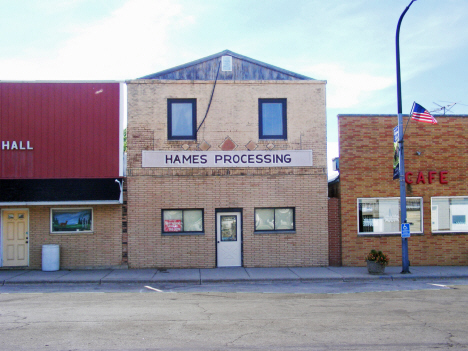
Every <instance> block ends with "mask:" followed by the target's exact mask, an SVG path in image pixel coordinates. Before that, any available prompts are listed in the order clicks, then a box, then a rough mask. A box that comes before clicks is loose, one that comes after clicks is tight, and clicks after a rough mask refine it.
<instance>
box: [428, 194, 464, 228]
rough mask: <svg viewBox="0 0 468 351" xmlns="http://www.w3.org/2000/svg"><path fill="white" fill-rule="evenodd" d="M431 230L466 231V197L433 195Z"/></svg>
mask: <svg viewBox="0 0 468 351" xmlns="http://www.w3.org/2000/svg"><path fill="white" fill-rule="evenodd" d="M431 200H432V201H431V222H432V232H433V233H437V232H442V233H443V232H468V197H452V198H448V197H433V198H432V199H431Z"/></svg>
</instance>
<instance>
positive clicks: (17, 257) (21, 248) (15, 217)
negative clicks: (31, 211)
mask: <svg viewBox="0 0 468 351" xmlns="http://www.w3.org/2000/svg"><path fill="white" fill-rule="evenodd" d="M28 228H29V219H28V210H4V211H3V217H2V236H3V241H2V244H3V260H2V261H3V267H19V266H27V265H28V264H29V249H28V248H29V245H28V242H29V240H28V238H29V235H28V234H29V229H28Z"/></svg>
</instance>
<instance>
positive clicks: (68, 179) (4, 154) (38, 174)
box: [0, 81, 124, 269]
mask: <svg viewBox="0 0 468 351" xmlns="http://www.w3.org/2000/svg"><path fill="white" fill-rule="evenodd" d="M122 91H123V84H122V83H118V82H4V81H3V82H0V145H1V149H0V165H1V167H0V211H1V215H0V267H2V268H35V269H37V268H40V267H41V263H42V248H43V245H45V244H53V245H55V247H57V246H56V245H58V249H59V251H58V253H59V255H58V256H60V262H59V264H60V267H62V268H91V267H118V266H120V265H121V264H122V200H121V189H120V185H119V184H117V183H116V180H117V181H118V182H120V184H121V183H122V178H123V141H122V135H123V133H122V126H123V111H124V109H123V101H124V100H123V99H121V96H122Z"/></svg>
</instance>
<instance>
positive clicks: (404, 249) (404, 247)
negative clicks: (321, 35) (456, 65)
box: [395, 0, 416, 274]
mask: <svg viewBox="0 0 468 351" xmlns="http://www.w3.org/2000/svg"><path fill="white" fill-rule="evenodd" d="M415 1H416V0H411V2H410V4H409V5H408V6H407V7H406V9H405V11H403V13H402V14H401V16H400V19H399V21H398V26H397V31H396V40H395V42H396V70H397V98H398V133H399V139H400V140H399V141H398V142H399V144H400V206H401V209H400V214H401V223H407V221H406V184H405V153H404V147H403V146H404V145H403V143H404V140H403V137H404V131H403V113H402V108H401V76H400V26H401V22H402V21H403V17H404V16H405V14H406V12H407V11H408V10H409V8H410V6H411V5H412V4H413V2H415ZM401 261H402V270H401V273H403V274H404V273H410V271H409V258H408V238H403V237H402V238H401Z"/></svg>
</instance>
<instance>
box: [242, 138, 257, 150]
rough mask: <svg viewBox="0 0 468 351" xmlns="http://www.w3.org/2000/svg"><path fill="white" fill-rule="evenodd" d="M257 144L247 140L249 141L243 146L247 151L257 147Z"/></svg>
mask: <svg viewBox="0 0 468 351" xmlns="http://www.w3.org/2000/svg"><path fill="white" fill-rule="evenodd" d="M257 146H258V145H257V144H255V143H254V142H253V141H252V140H250V141H249V143H248V144H247V145H245V147H246V148H247V150H249V151H253V150H255V149H256V148H257Z"/></svg>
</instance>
